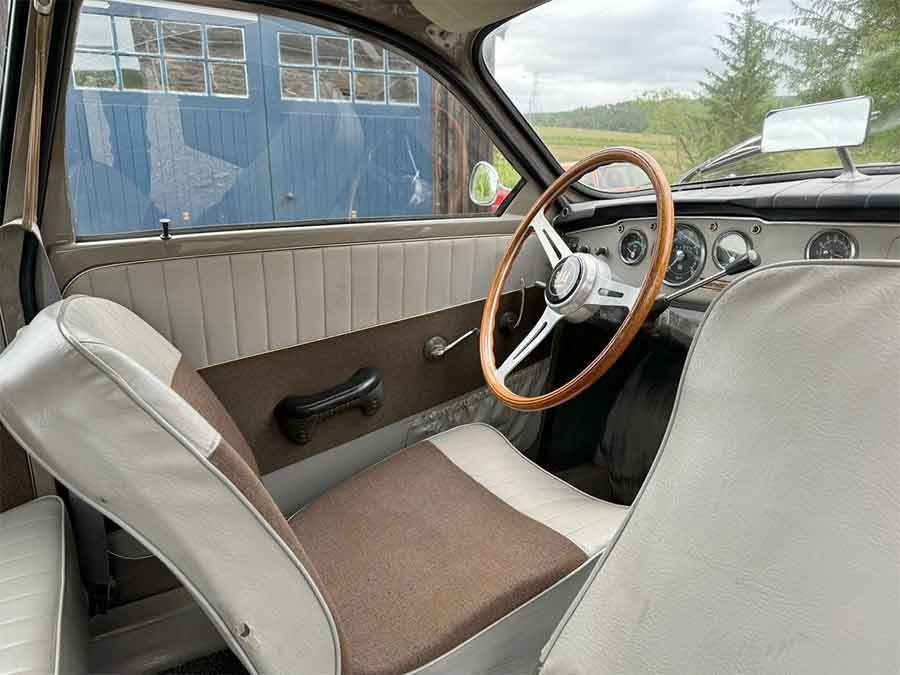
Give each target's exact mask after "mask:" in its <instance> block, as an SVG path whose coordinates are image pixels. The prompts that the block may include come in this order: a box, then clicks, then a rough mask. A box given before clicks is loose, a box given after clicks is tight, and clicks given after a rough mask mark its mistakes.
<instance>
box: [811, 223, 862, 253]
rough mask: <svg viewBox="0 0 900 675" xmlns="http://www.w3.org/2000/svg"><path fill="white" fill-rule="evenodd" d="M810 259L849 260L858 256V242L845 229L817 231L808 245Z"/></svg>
mask: <svg viewBox="0 0 900 675" xmlns="http://www.w3.org/2000/svg"><path fill="white" fill-rule="evenodd" d="M806 257H807V259H809V260H848V259H850V258H855V257H856V242H855V241H854V240H853V237H851V236H850V235H849V234H847V233H846V232H844V231H843V230H822V231H821V232H817V233H816V234H815V236H813V238H812V239H810V240H809V243H808V244H807V245H806Z"/></svg>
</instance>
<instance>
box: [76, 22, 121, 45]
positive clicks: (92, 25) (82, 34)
mask: <svg viewBox="0 0 900 675" xmlns="http://www.w3.org/2000/svg"><path fill="white" fill-rule="evenodd" d="M75 46H76V47H78V48H79V49H112V46H113V40H112V27H111V26H110V23H109V17H108V16H101V15H98V14H89V15H86V16H85V18H84V19H83V20H80V21H79V22H78V32H77V33H76V36H75Z"/></svg>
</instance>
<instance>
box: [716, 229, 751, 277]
mask: <svg viewBox="0 0 900 675" xmlns="http://www.w3.org/2000/svg"><path fill="white" fill-rule="evenodd" d="M751 248H753V244H752V243H751V242H750V237H748V236H747V235H746V234H744V233H743V232H738V231H737V230H732V231H731V232H725V233H724V234H722V235H720V236H719V238H718V239H716V244H715V246H713V262H714V263H716V267H718V268H719V269H720V270H722V269H725V266H726V265H728V264H730V263H733V262H734V261H735V260H737V259H738V258H740V257H741V256H743V255H747V251H749V250H750V249H751Z"/></svg>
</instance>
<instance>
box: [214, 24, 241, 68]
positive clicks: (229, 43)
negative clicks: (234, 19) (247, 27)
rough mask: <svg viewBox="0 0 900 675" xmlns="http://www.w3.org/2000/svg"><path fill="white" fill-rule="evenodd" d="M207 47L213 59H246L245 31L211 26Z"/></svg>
mask: <svg viewBox="0 0 900 675" xmlns="http://www.w3.org/2000/svg"><path fill="white" fill-rule="evenodd" d="M206 46H207V49H209V58H211V59H232V60H238V61H242V60H243V59H244V31H243V30H241V29H240V28H227V27H225V26H210V27H209V28H207V29H206Z"/></svg>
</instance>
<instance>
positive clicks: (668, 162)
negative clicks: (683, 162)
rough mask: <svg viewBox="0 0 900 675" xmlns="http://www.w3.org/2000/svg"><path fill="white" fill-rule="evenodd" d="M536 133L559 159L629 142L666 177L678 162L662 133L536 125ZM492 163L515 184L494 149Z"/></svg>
mask: <svg viewBox="0 0 900 675" xmlns="http://www.w3.org/2000/svg"><path fill="white" fill-rule="evenodd" d="M536 131H537V132H538V135H539V136H540V137H541V139H542V140H543V141H544V143H546V144H547V147H548V148H550V151H551V152H552V153H553V155H554V157H556V158H557V159H558V160H559V161H560V163H562V164H568V163H570V162H577V161H578V160H579V159H583V158H584V157H587V156H588V155H589V154H591V153H592V152H597V151H598V150H602V149H604V148H609V147H612V146H617V145H630V146H633V147H636V148H641V149H642V150H646V151H647V152H649V153H650V154H651V155H653V156H654V157H656V159H657V161H659V163H660V164H661V165H662V167H663V169H664V170H665V172H666V175H667V176H668V177H669V179H670V180H674V179H675V178H677V177H678V176H679V175H680V173H679V168H680V167H679V166H678V164H677V157H676V153H675V141H674V140H673V139H672V138H671V137H670V136H666V135H664V134H644V133H641V134H635V133H626V132H622V131H603V130H598V129H571V128H566V127H538V128H537V129H536ZM495 166H497V169H498V171H499V172H500V180H501V182H502V183H503V184H504V185H507V186H512V185H515V184H516V182H518V180H519V175H518V174H517V173H516V170H515V169H513V168H512V167H511V166H510V165H509V163H508V162H506V160H504V159H503V157H502V156H500V154H499V153H497V155H496V157H495Z"/></svg>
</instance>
